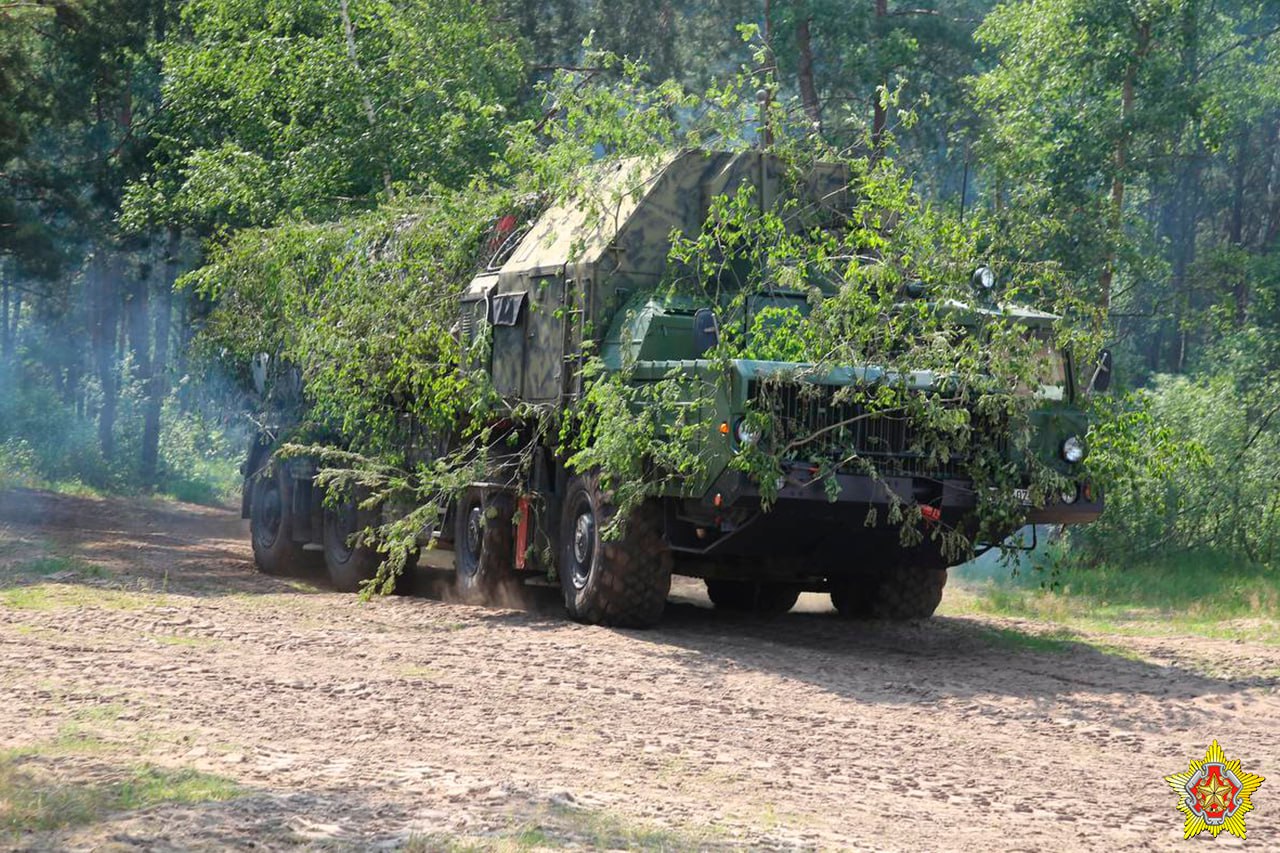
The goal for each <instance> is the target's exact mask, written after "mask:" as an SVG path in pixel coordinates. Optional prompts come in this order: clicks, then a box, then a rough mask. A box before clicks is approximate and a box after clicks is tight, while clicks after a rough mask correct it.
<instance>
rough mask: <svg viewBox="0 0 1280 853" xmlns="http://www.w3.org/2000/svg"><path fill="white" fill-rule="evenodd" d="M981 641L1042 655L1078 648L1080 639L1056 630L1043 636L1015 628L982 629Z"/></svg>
mask: <svg viewBox="0 0 1280 853" xmlns="http://www.w3.org/2000/svg"><path fill="white" fill-rule="evenodd" d="M982 633H983V639H985V640H986V641H987V642H989V643H991V645H993V646H997V647H999V648H1003V649H1009V650H1010V651H1021V652H1039V653H1042V654H1063V653H1065V652H1069V651H1071V650H1072V649H1074V648H1078V647H1079V645H1080V644H1081V639H1080V637H1079V635H1078V634H1076V633H1075V632H1074V631H1069V630H1067V629H1065V628H1057V629H1055V630H1052V631H1048V632H1046V633H1043V634H1038V633H1030V632H1027V631H1019V630H1017V629H1015V628H984V629H983V632H982Z"/></svg>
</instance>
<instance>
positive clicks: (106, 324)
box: [90, 247, 120, 462]
mask: <svg viewBox="0 0 1280 853" xmlns="http://www.w3.org/2000/svg"><path fill="white" fill-rule="evenodd" d="M90 275H91V276H92V278H93V282H92V290H93V294H94V304H93V312H94V318H93V355H94V369H95V370H96V372H97V374H98V384H99V386H100V390H101V393H102V405H101V408H99V410H98V447H99V448H100V449H101V451H102V458H103V459H105V460H107V461H108V462H110V461H111V460H112V458H113V457H114V456H115V449H116V442H115V428H116V408H117V404H118V402H119V395H120V383H119V378H118V377H117V375H116V337H117V335H118V333H119V325H120V312H119V306H118V304H117V295H118V290H117V280H118V278H119V261H118V259H117V258H115V257H112V258H111V259H110V260H108V259H107V257H106V249H105V248H103V247H99V248H98V251H97V252H95V253H94V257H93V260H92V261H91V262H90Z"/></svg>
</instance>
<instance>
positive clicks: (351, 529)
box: [324, 497, 386, 592]
mask: <svg viewBox="0 0 1280 853" xmlns="http://www.w3.org/2000/svg"><path fill="white" fill-rule="evenodd" d="M374 515H375V514H374V513H373V512H371V511H370V510H362V509H360V507H359V505H358V504H357V502H356V499H355V498H354V497H347V498H343V499H342V501H341V502H340V503H339V504H338V505H337V506H326V507H325V508H324V565H325V568H326V569H328V570H329V583H331V584H332V585H333V588H334V589H336V590H338V591H339V592H358V591H359V590H360V585H361V584H362V583H364V582H365V581H367V580H371V579H372V578H373V577H374V576H375V575H377V574H378V567H379V566H381V565H382V563H383V561H384V560H385V559H386V557H385V555H383V554H382V553H380V552H379V551H377V550H376V549H374V548H370V547H369V546H367V545H365V544H363V543H361V542H359V541H358V540H359V536H358V535H357V534H359V532H360V531H361V530H364V529H365V528H366V527H369V526H370V525H372V524H375V523H376V518H375V517H374Z"/></svg>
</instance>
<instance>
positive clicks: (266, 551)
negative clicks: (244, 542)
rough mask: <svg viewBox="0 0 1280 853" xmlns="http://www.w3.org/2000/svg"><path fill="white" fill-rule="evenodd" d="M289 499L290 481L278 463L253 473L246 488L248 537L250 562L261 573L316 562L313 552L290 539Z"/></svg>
mask: <svg viewBox="0 0 1280 853" xmlns="http://www.w3.org/2000/svg"><path fill="white" fill-rule="evenodd" d="M292 499H293V481H292V480H291V479H290V478H289V476H288V475H287V474H286V473H285V472H284V471H283V470H282V469H281V468H280V466H278V465H277V466H275V469H274V470H267V471H263V472H261V473H259V474H257V475H255V476H254V479H253V484H252V486H251V487H250V491H249V538H250V541H251V542H252V544H253V562H254V565H256V566H257V567H258V571H260V572H262V573H263V574H265V575H297V574H302V573H304V572H306V571H308V570H310V569H313V568H315V567H316V566H317V565H318V563H319V558H318V556H317V555H316V554H314V553H313V552H310V551H305V550H303V548H302V543H301V542H294V541H293V519H292V517H291V515H290V512H289V507H290V505H291V502H292Z"/></svg>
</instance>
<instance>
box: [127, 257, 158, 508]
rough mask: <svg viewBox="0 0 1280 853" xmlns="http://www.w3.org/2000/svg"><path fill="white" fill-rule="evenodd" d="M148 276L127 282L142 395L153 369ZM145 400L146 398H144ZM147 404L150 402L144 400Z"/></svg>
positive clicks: (144, 481) (148, 482)
mask: <svg viewBox="0 0 1280 853" xmlns="http://www.w3.org/2000/svg"><path fill="white" fill-rule="evenodd" d="M149 278H150V276H147V277H145V278H144V277H143V276H141V275H135V276H134V277H133V279H132V280H131V281H130V282H129V303H128V312H127V314H126V317H127V325H128V328H129V344H130V347H131V349H132V351H133V370H134V375H135V377H136V378H137V380H138V382H140V383H141V384H142V388H143V393H144V395H145V394H147V393H148V392H149V390H150V388H151V382H152V369H153V367H154V365H153V363H152V360H151V294H150V289H151V282H150V281H148V279H149ZM144 399H146V397H144ZM146 402H147V403H149V402H150V400H149V399H146ZM145 456H146V448H145V447H144V448H143V450H142V457H143V459H142V460H141V461H142V462H143V463H144V465H143V466H140V467H139V473H140V474H141V475H142V485H144V486H151V485H152V483H151V480H150V479H148V478H147V476H146V475H147V472H146V471H145V470H143V468H144V466H145Z"/></svg>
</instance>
